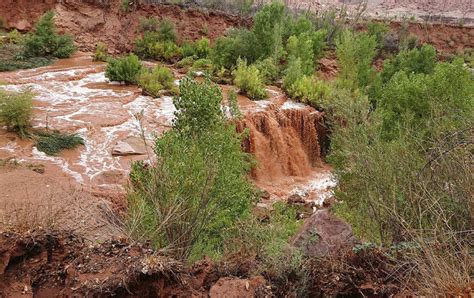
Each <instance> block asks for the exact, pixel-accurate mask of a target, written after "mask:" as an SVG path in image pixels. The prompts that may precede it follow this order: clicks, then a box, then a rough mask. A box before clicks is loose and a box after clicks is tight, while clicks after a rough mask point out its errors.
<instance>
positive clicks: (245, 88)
mask: <svg viewBox="0 0 474 298" xmlns="http://www.w3.org/2000/svg"><path fill="white" fill-rule="evenodd" d="M234 83H235V85H236V86H237V87H238V88H239V89H240V93H242V94H244V95H246V96H248V97H249V98H251V99H255V100H259V99H264V98H265V97H267V92H266V90H265V84H264V83H263V78H262V76H261V74H260V71H259V70H258V69H257V67H256V66H254V65H250V66H248V65H247V62H246V61H244V60H240V59H239V60H238V61H237V69H236V70H235V71H234Z"/></svg>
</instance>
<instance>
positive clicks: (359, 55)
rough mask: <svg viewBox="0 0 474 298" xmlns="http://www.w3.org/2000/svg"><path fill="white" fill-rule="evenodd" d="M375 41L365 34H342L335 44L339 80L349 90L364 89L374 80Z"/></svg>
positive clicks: (348, 32)
mask: <svg viewBox="0 0 474 298" xmlns="http://www.w3.org/2000/svg"><path fill="white" fill-rule="evenodd" d="M376 46H377V41H376V40H375V36H371V35H369V34H367V33H354V32H351V31H349V30H346V31H344V32H342V34H341V36H340V37H339V39H338V40H337V42H336V53H337V59H338V62H339V66H340V70H339V72H340V75H339V78H340V79H341V80H342V81H343V82H344V83H345V84H347V85H348V87H349V88H351V89H356V88H362V89H365V88H366V87H367V86H369V85H370V83H371V82H372V81H373V80H374V77H375V75H374V73H375V72H374V69H373V67H372V60H373V59H374V57H375V53H376V50H375V49H376Z"/></svg>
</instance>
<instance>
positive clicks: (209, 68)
mask: <svg viewBox="0 0 474 298" xmlns="http://www.w3.org/2000/svg"><path fill="white" fill-rule="evenodd" d="M191 70H193V71H204V72H206V73H207V74H212V73H213V72H214V70H215V67H214V64H213V63H212V61H211V60H209V59H199V60H196V61H195V62H194V64H193V66H192V67H191Z"/></svg>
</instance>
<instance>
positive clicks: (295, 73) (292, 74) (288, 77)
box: [283, 58, 304, 91]
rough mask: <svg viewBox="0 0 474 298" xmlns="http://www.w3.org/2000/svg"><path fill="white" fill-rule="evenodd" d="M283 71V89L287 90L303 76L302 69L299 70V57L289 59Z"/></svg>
mask: <svg viewBox="0 0 474 298" xmlns="http://www.w3.org/2000/svg"><path fill="white" fill-rule="evenodd" d="M284 73H285V75H284V77H283V89H285V90H286V91H288V90H289V89H290V87H291V86H292V85H293V84H294V83H295V82H296V81H297V80H298V79H299V78H300V77H302V76H304V74H303V71H302V70H301V59H300V58H297V59H292V60H290V61H289V62H288V65H287V68H286V69H285V72H284Z"/></svg>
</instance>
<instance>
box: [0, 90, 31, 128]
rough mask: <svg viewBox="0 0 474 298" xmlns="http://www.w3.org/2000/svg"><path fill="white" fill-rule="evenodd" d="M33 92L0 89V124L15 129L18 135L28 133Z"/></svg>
mask: <svg viewBox="0 0 474 298" xmlns="http://www.w3.org/2000/svg"><path fill="white" fill-rule="evenodd" d="M32 109H33V94H32V93H30V92H18V93H14V92H8V91H3V90H0V124H1V125H5V126H6V127H7V129H8V130H11V131H15V132H16V133H18V135H20V137H25V136H26V135H27V134H28V131H27V130H28V128H29V127H30V121H31V116H32V114H33V111H32Z"/></svg>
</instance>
